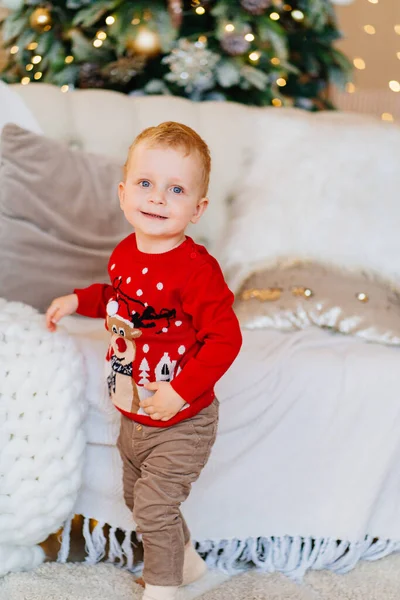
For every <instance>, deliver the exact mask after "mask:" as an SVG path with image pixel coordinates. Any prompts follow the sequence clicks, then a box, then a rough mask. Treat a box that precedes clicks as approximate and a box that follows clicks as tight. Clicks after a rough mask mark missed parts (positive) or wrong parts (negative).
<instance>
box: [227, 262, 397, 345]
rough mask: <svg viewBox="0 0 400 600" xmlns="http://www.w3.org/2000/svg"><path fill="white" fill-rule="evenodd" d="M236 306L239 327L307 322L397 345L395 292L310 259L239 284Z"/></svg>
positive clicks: (286, 327)
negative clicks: (312, 261)
mask: <svg viewBox="0 0 400 600" xmlns="http://www.w3.org/2000/svg"><path fill="white" fill-rule="evenodd" d="M235 311H236V314H237V316H238V318H239V321H240V324H241V326H242V327H243V328H244V329H263V328H268V329H280V330H284V331H289V330H294V329H304V328H305V327H308V326H311V325H317V326H318V327H326V328H330V329H333V330H336V331H339V332H341V333H347V334H352V335H356V336H359V337H362V338H364V339H365V340H368V341H373V342H380V343H382V344H391V345H400V295H399V294H398V293H397V292H395V291H393V290H391V289H390V287H389V286H388V285H386V284H385V283H383V282H381V281H377V280H376V281H371V279H370V278H367V277H366V276H364V275H353V274H347V273H339V272H336V271H332V270H330V269H327V268H325V267H322V266H320V265H315V264H301V265H294V266H289V267H285V268H283V267H282V268H277V269H265V270H260V271H258V272H255V273H253V274H251V275H250V276H249V277H248V278H247V279H246V280H245V282H244V283H243V284H242V286H241V287H240V289H239V291H238V293H237V295H236V301H235Z"/></svg>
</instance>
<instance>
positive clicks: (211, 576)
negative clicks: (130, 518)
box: [0, 555, 400, 600]
mask: <svg viewBox="0 0 400 600" xmlns="http://www.w3.org/2000/svg"><path fill="white" fill-rule="evenodd" d="M141 595H142V588H140V587H139V586H137V585H136V584H135V583H133V576H132V575H131V574H130V573H127V572H125V571H122V570H120V569H117V568H116V567H113V566H112V565H107V564H98V565H95V566H88V565H84V564H73V563H67V564H65V565H60V564H57V563H45V564H43V565H42V566H41V567H40V568H39V569H37V570H36V571H34V572H30V573H13V574H10V575H7V576H6V577H4V578H3V579H1V580H0V600H140V598H141ZM194 598H198V599H199V600H200V599H201V600H399V599H400V555H391V556H389V557H387V558H384V559H382V560H379V561H375V562H361V563H359V565H358V566H357V567H356V568H355V569H354V570H353V571H351V572H350V573H348V574H346V575H335V574H333V573H331V572H329V571H312V572H309V573H308V574H307V575H306V577H305V579H304V582H303V583H302V584H301V585H298V584H296V583H294V582H292V581H291V580H290V579H288V578H287V577H285V576H283V575H281V574H277V573H275V574H272V575H269V574H263V573H258V572H255V571H251V572H247V573H245V574H243V575H237V576H235V577H232V578H228V577H227V576H226V575H224V574H223V573H221V572H219V571H211V572H209V573H208V574H207V575H206V576H205V577H204V578H203V579H202V580H201V581H200V582H197V583H196V584H194V585H192V586H188V587H187V588H182V589H181V590H180V592H179V600H193V599H194Z"/></svg>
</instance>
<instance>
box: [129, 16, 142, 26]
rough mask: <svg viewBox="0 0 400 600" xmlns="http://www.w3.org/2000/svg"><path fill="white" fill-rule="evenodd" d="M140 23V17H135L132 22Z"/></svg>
mask: <svg viewBox="0 0 400 600" xmlns="http://www.w3.org/2000/svg"><path fill="white" fill-rule="evenodd" d="M139 23H140V19H138V18H137V17H136V18H135V19H132V21H131V24H132V25H139Z"/></svg>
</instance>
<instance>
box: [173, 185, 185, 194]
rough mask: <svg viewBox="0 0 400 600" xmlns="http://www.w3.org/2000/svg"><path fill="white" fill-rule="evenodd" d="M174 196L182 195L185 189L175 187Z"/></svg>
mask: <svg viewBox="0 0 400 600" xmlns="http://www.w3.org/2000/svg"><path fill="white" fill-rule="evenodd" d="M172 189H173V192H174V194H182V192H183V189H182V188H181V187H179V185H174V187H173V188H172Z"/></svg>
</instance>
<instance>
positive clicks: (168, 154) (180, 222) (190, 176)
mask: <svg viewBox="0 0 400 600" xmlns="http://www.w3.org/2000/svg"><path fill="white" fill-rule="evenodd" d="M202 187H203V183H202V169H201V162H200V158H199V157H198V156H197V155H196V154H193V153H192V154H188V155H187V156H185V155H184V152H183V150H181V149H179V148H178V149H174V148H164V147H149V146H148V145H147V144H146V143H145V142H142V143H140V144H139V145H138V146H137V147H136V148H135V149H134V151H133V153H132V155H131V157H130V160H129V164H128V171H127V174H126V181H125V182H121V183H120V184H119V188H118V193H119V199H120V204H121V208H122V210H123V211H124V214H125V217H126V219H127V220H128V222H129V223H130V224H131V225H133V227H134V228H135V230H136V231H137V232H140V233H142V234H143V235H146V236H149V237H152V238H158V237H161V238H174V236H177V237H178V236H179V235H181V234H182V233H183V232H184V231H185V229H186V227H187V225H188V224H189V223H190V222H191V223H196V222H197V221H198V220H199V219H200V217H201V215H202V214H203V212H204V211H205V209H206V207H207V204H208V200H207V198H203V197H202V191H203V190H202Z"/></svg>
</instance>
